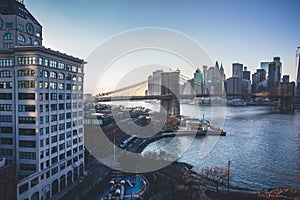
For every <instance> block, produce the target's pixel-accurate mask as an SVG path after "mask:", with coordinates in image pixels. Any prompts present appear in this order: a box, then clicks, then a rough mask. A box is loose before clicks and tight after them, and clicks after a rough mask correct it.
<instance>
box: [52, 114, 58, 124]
mask: <svg viewBox="0 0 300 200" xmlns="http://www.w3.org/2000/svg"><path fill="white" fill-rule="evenodd" d="M56 121H57V115H55V114H54V115H51V122H56Z"/></svg>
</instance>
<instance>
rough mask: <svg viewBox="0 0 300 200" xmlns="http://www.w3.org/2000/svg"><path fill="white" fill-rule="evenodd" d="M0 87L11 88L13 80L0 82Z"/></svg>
mask: <svg viewBox="0 0 300 200" xmlns="http://www.w3.org/2000/svg"><path fill="white" fill-rule="evenodd" d="M0 88H1V89H11V88H12V82H11V81H5V82H2V81H1V82H0Z"/></svg>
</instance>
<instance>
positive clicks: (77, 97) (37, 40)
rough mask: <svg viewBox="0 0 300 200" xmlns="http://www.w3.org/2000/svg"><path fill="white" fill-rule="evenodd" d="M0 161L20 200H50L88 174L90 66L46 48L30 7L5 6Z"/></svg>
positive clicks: (0, 7) (0, 38)
mask: <svg viewBox="0 0 300 200" xmlns="http://www.w3.org/2000/svg"><path fill="white" fill-rule="evenodd" d="M0 11H1V14H0V45H1V49H0V91H1V93H0V110H1V114H0V131H1V132H0V139H1V140H0V142H1V143H0V156H1V157H5V158H6V160H7V162H8V163H9V164H12V165H15V166H16V169H17V172H18V186H17V197H18V199H50V198H52V197H53V196H54V195H56V194H59V193H60V192H61V191H63V190H64V189H66V188H67V187H68V186H69V185H70V184H71V183H73V182H74V181H76V180H78V179H79V177H80V176H82V175H83V171H84V139H83V137H84V127H83V80H84V64H85V63H84V61H83V60H81V59H78V58H74V57H72V56H69V55H66V54H63V53H60V52H57V51H53V50H50V49H47V48H44V47H43V46H41V45H42V26H41V25H40V24H39V23H38V21H37V20H36V19H35V18H34V17H33V16H32V15H31V14H30V12H29V11H28V10H27V9H26V7H25V5H24V4H22V3H21V2H18V1H14V0H3V1H1V3H0Z"/></svg>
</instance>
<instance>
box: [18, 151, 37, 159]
mask: <svg viewBox="0 0 300 200" xmlns="http://www.w3.org/2000/svg"><path fill="white" fill-rule="evenodd" d="M19 158H20V159H28V160H35V159H36V153H35V152H20V153H19Z"/></svg>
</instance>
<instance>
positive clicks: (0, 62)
mask: <svg viewBox="0 0 300 200" xmlns="http://www.w3.org/2000/svg"><path fill="white" fill-rule="evenodd" d="M0 66H1V67H11V66H13V60H12V59H0Z"/></svg>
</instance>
